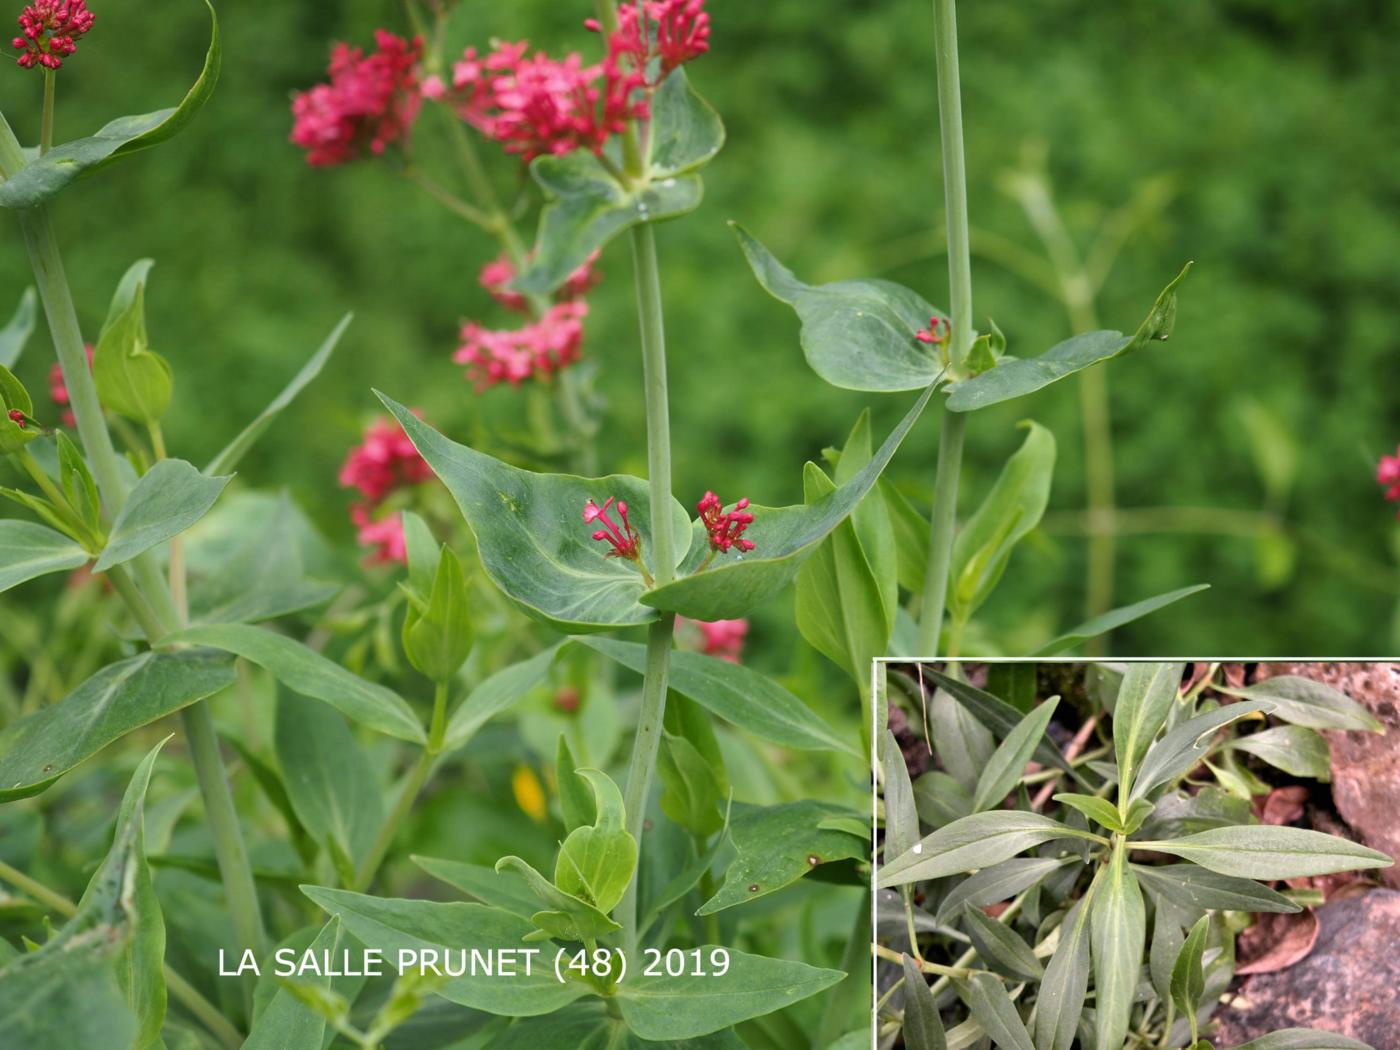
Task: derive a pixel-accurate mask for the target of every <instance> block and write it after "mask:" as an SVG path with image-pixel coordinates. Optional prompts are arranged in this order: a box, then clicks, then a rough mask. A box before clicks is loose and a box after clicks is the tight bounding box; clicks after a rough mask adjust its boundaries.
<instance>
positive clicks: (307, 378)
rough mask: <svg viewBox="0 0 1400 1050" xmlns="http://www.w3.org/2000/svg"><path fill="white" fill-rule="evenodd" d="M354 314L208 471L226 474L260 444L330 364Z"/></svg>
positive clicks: (208, 467)
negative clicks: (293, 403)
mask: <svg viewBox="0 0 1400 1050" xmlns="http://www.w3.org/2000/svg"><path fill="white" fill-rule="evenodd" d="M354 316H355V315H354V314H346V315H345V316H344V317H342V318H341V319H340V323H339V324H337V325H336V326H335V327H334V328H333V329H331V334H330V335H328V336H326V338H325V341H324V342H322V343H321V345H320V346H319V347H318V348H317V349H316V352H315V353H314V354H312V355H311V359H310V360H309V361H307V362H306V364H304V365H302V366H301V371H299V372H298V373H297V374H296V375H294V376H292V381H291V382H290V383H288V384H287V385H286V386H285V387H283V388H282V392H281V393H279V394H278V395H277V396H276V397H274V398H273V399H272V403H271V404H269V405H268V406H267V407H266V408H265V409H263V410H262V411H261V412H259V413H258V415H257V417H256V418H255V419H254V420H253V421H252V422H251V423H249V424H248V425H247V426H246V427H244V428H243V429H242V430H241V431H239V433H238V436H237V437H235V438H234V439H233V440H232V441H230V442H229V443H228V444H227V445H225V446H224V447H223V449H222V450H221V451H220V452H219V454H218V455H217V456H215V457H214V458H213V459H211V460H210V461H209V465H208V466H207V467H205V468H204V473H206V474H222V473H226V472H228V471H230V470H232V469H233V468H234V467H236V466H238V462H239V460H241V459H242V458H243V457H244V456H245V455H246V454H247V453H248V450H249V449H251V448H252V447H253V446H254V445H255V444H257V441H258V438H260V437H262V435H263V432H264V431H265V430H267V428H268V427H270V426H272V424H273V423H275V422H277V417H278V416H280V415H281V414H282V413H283V412H284V411H286V409H287V406H289V405H290V404H291V403H292V402H293V401H295V400H296V398H297V395H298V394H300V393H301V392H302V391H303V390H305V389H306V388H307V387H308V386H309V385H310V384H311V381H312V380H313V379H315V378H316V377H317V376H319V375H320V374H321V370H322V369H323V368H325V367H326V362H327V361H329V360H330V358H331V354H333V353H335V348H336V345H337V344H338V343H339V342H340V337H341V336H342V335H344V334H345V329H346V328H348V327H349V325H350V322H351V320H352V319H353V318H354Z"/></svg>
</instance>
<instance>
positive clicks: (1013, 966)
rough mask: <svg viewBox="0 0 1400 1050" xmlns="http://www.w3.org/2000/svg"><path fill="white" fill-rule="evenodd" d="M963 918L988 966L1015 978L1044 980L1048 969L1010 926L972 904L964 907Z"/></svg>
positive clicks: (974, 944)
mask: <svg viewBox="0 0 1400 1050" xmlns="http://www.w3.org/2000/svg"><path fill="white" fill-rule="evenodd" d="M962 920H963V929H965V930H966V931H967V935H968V937H969V938H971V940H972V946H973V947H974V948H976V949H977V954H978V955H979V956H981V957H982V961H983V962H985V963H986V964H987V968H988V969H990V970H994V971H996V972H997V973H999V974H1002V975H1003V976H1005V977H1009V978H1011V979H1012V980H1015V981H1038V980H1040V978H1041V976H1042V975H1043V974H1044V972H1045V970H1044V968H1043V967H1042V966H1041V965H1040V961H1039V960H1038V959H1036V957H1035V952H1033V951H1032V950H1031V946H1030V945H1029V944H1027V943H1026V942H1025V939H1024V938H1023V937H1022V936H1021V935H1020V934H1019V933H1017V932H1016V931H1015V930H1013V929H1012V928H1011V927H1010V926H1008V925H1007V924H1006V923H1004V922H998V921H997V920H996V919H993V918H991V917H990V916H989V915H987V913H986V912H984V911H983V910H982V909H981V908H974V907H972V906H971V905H966V906H964V907H963V915H962Z"/></svg>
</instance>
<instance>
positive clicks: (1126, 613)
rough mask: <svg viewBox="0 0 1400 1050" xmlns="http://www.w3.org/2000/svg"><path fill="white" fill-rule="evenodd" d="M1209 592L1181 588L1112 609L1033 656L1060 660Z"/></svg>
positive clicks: (1199, 586) (1204, 588) (1200, 586)
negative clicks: (1089, 644) (1147, 617)
mask: <svg viewBox="0 0 1400 1050" xmlns="http://www.w3.org/2000/svg"><path fill="white" fill-rule="evenodd" d="M1207 590H1210V584H1208V583H1198V584H1196V585H1195V586H1194V587H1182V588H1181V589H1180V590H1175V591H1168V592H1167V593H1166V594H1159V595H1157V596H1155V597H1152V598H1144V599H1143V600H1142V601H1140V602H1134V603H1133V604H1132V605H1124V606H1122V607H1121V608H1118V609H1111V610H1109V611H1108V612H1106V613H1102V614H1101V615H1099V616H1095V617H1094V618H1093V619H1090V620H1085V621H1084V622H1083V623H1081V624H1080V625H1079V626H1078V627H1071V628H1070V629H1069V630H1068V631H1066V632H1065V633H1064V634H1062V635H1060V636H1059V637H1057V638H1055V639H1054V640H1053V641H1049V642H1046V643H1045V644H1044V645H1042V646H1041V647H1040V648H1039V649H1037V650H1036V651H1035V652H1034V653H1032V654H1031V655H1032V656H1057V655H1059V654H1060V653H1064V652H1068V651H1069V650H1071V649H1074V648H1076V647H1078V646H1080V645H1083V644H1084V643H1085V642H1087V641H1090V640H1091V639H1094V638H1097V637H1099V635H1102V634H1107V633H1108V632H1110V631H1116V630H1117V629H1118V628H1119V627H1122V626H1123V625H1124V624H1129V623H1132V622H1133V621H1134V620H1141V619H1142V618H1143V617H1144V616H1147V615H1149V614H1151V613H1154V612H1156V611H1157V610H1158V609H1164V608H1166V607H1167V606H1168V605H1171V604H1172V603H1174V602H1179V601H1181V599H1183V598H1189V597H1190V596H1191V595H1193V594H1199V593H1200V592H1201V591H1207Z"/></svg>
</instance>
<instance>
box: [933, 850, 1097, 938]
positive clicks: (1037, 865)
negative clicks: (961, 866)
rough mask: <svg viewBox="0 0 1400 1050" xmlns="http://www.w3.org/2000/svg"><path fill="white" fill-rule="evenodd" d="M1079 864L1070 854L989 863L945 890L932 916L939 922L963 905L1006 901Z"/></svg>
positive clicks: (1079, 861)
mask: <svg viewBox="0 0 1400 1050" xmlns="http://www.w3.org/2000/svg"><path fill="white" fill-rule="evenodd" d="M1082 863H1083V861H1082V860H1081V859H1080V858H1079V857H1074V856H1070V857H1013V858H1012V859H1011V860H1004V861H1002V862H1001V863H1000V864H993V865H992V866H991V867H989V868H983V869H982V870H981V871H979V872H978V873H977V874H976V875H969V876H968V877H967V878H965V879H963V880H962V881H961V882H959V883H958V884H957V885H956V886H954V887H953V888H952V889H951V890H949V891H948V895H947V896H946V897H944V898H943V902H942V903H941V904H939V906H938V911H937V913H936V914H935V916H934V917H935V918H936V919H937V920H938V921H939V922H940V923H941V922H944V921H945V920H946V919H947V918H948V917H949V916H950V915H954V914H956V913H957V912H958V909H960V908H961V907H962V906H963V905H964V904H967V905H971V906H972V907H974V908H984V907H986V906H987V905H988V904H996V903H998V902H999V901H1004V900H1010V899H1011V898H1012V897H1014V896H1016V894H1018V893H1020V892H1021V891H1022V890H1025V889H1029V888H1030V887H1032V886H1034V885H1035V884H1036V883H1038V882H1039V881H1040V880H1041V879H1043V878H1045V877H1046V876H1047V875H1050V874H1051V873H1052V872H1055V871H1058V870H1059V869H1060V868H1063V867H1064V866H1065V865H1067V864H1082Z"/></svg>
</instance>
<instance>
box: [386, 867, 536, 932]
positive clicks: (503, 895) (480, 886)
mask: <svg viewBox="0 0 1400 1050" xmlns="http://www.w3.org/2000/svg"><path fill="white" fill-rule="evenodd" d="M410 859H411V860H412V861H413V863H414V864H417V865H418V866H419V867H420V868H422V869H423V870H424V871H426V872H427V873H428V874H429V875H431V876H432V877H433V878H435V879H441V880H442V881H443V882H445V883H447V884H448V885H449V886H455V887H456V888H457V889H459V890H461V891H462V892H463V893H465V894H466V895H467V896H468V897H473V898H475V899H476V900H478V901H480V902H481V903H482V904H489V905H491V906H492V907H493V908H499V909H501V910H502V911H508V912H510V913H511V914H512V915H519V916H520V917H521V918H524V919H528V918H529V917H530V916H531V915H533V914H534V913H535V912H537V911H539V909H540V905H539V899H538V898H537V897H536V896H535V895H534V894H533V893H532V892H531V891H530V886H529V883H527V882H526V881H525V880H524V879H522V878H521V877H520V876H519V875H517V874H515V873H514V872H511V871H497V870H496V869H495V868H488V867H486V866H485V865H483V864H466V863H463V862H462V861H456V860H441V859H439V858H437V857H419V856H412V857H411V858H410Z"/></svg>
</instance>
